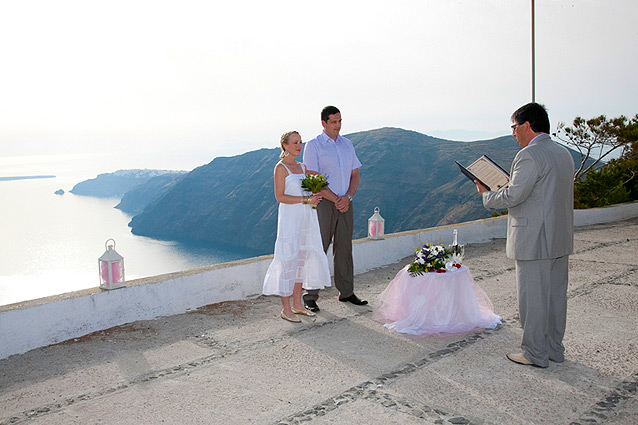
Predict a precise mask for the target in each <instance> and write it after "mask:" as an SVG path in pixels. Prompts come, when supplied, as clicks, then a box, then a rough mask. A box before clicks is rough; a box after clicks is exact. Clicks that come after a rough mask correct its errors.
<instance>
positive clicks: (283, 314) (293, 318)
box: [281, 310, 301, 323]
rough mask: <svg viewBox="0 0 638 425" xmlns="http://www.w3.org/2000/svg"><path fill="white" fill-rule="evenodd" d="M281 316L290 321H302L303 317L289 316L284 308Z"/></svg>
mask: <svg viewBox="0 0 638 425" xmlns="http://www.w3.org/2000/svg"><path fill="white" fill-rule="evenodd" d="M281 318H282V319H284V320H287V321H289V322H293V323H300V322H301V319H300V318H298V317H297V316H293V317H288V316H286V313H284V311H283V310H281Z"/></svg>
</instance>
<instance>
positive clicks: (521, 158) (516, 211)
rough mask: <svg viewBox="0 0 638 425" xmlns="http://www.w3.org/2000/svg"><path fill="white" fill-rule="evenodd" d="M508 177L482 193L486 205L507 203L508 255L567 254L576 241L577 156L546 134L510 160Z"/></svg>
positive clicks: (541, 256) (536, 257)
mask: <svg viewBox="0 0 638 425" xmlns="http://www.w3.org/2000/svg"><path fill="white" fill-rule="evenodd" d="M510 179H511V180H510V183H509V185H507V186H506V187H505V188H503V189H501V190H499V191H496V192H485V193H483V205H484V206H485V208H488V209H501V208H507V209H508V210H509V211H508V216H507V245H506V246H507V247H506V253H507V256H508V257H509V258H512V259H515V260H541V259H552V258H559V257H562V256H564V255H569V254H571V253H572V251H573V247H574V159H573V158H572V156H571V154H570V153H569V151H568V150H567V149H566V148H565V147H563V146H561V145H559V144H558V143H556V142H554V141H552V139H551V138H550V137H549V134H542V135H540V136H538V137H537V138H536V140H534V143H533V144H531V145H528V146H527V147H525V148H523V149H521V150H520V151H519V152H518V153H517V154H516V157H515V158H514V161H513V162H512V170H511V172H510Z"/></svg>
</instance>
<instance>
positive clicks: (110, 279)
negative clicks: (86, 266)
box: [98, 239, 126, 289]
mask: <svg viewBox="0 0 638 425" xmlns="http://www.w3.org/2000/svg"><path fill="white" fill-rule="evenodd" d="M109 241H112V242H113V243H112V244H109ZM104 246H105V248H106V251H105V252H104V254H102V256H101V257H100V258H99V259H98V271H99V273H100V288H102V289H117V288H122V287H124V286H126V284H125V280H124V257H122V256H121V255H120V254H118V253H117V251H116V250H115V249H114V248H115V239H107V241H106V242H105V243H104Z"/></svg>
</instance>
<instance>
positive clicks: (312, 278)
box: [262, 161, 330, 297]
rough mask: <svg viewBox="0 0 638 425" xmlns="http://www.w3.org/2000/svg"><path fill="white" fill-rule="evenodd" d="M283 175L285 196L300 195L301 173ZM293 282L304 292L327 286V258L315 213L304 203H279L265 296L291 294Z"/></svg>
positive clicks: (303, 175) (265, 280) (328, 271)
mask: <svg viewBox="0 0 638 425" xmlns="http://www.w3.org/2000/svg"><path fill="white" fill-rule="evenodd" d="M279 164H282V165H283V166H284V167H285V168H286V170H288V176H286V183H285V190H284V193H285V194H286V195H292V196H302V195H304V192H303V191H302V189H301V180H302V179H303V178H304V177H305V171H306V167H305V166H304V165H303V164H301V166H302V170H303V171H304V174H293V173H292V172H291V171H290V169H288V167H286V165H285V164H284V163H283V162H281V161H280V162H279V163H278V165H279ZM295 282H302V283H303V288H304V289H323V288H325V287H327V286H330V270H329V268H328V259H327V257H326V254H325V253H324V252H323V245H322V243H321V233H320V232H319V220H318V219H317V210H315V209H313V208H312V206H311V205H307V204H283V203H280V204H279V216H278V220H277V241H276V242H275V256H274V259H273V261H272V263H270V266H269V267H268V271H267V272H266V277H265V278H264V288H263V291H262V292H263V294H264V295H279V296H281V297H289V296H291V295H292V290H293V288H294V285H295Z"/></svg>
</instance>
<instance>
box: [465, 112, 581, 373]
mask: <svg viewBox="0 0 638 425" xmlns="http://www.w3.org/2000/svg"><path fill="white" fill-rule="evenodd" d="M511 121H512V135H513V136H514V138H515V139H516V141H517V142H518V144H519V145H520V146H521V150H520V151H519V152H518V153H517V154H516V157H515V158H514V161H513V162H512V169H511V173H510V176H511V180H510V183H509V185H507V186H506V187H504V188H502V189H500V190H497V191H490V190H488V189H487V188H486V187H485V186H483V185H482V184H481V183H480V182H478V181H475V183H476V187H477V190H478V192H479V193H480V194H481V196H482V198H483V205H484V206H485V207H486V208H488V209H502V208H507V209H508V215H507V245H506V251H507V257H508V258H512V259H514V260H516V281H517V285H518V309H519V315H520V320H521V325H522V326H523V340H522V343H521V348H522V352H516V353H509V354H507V358H508V359H510V360H511V361H513V362H515V363H519V364H523V365H535V366H539V367H548V366H549V361H550V360H551V361H554V362H557V363H560V362H563V361H564V359H565V356H564V352H565V347H564V346H563V336H564V334H565V324H566V318H567V280H568V258H569V254H571V253H572V251H573V246H574V180H573V179H574V159H573V158H572V156H571V154H570V153H569V151H568V150H567V149H566V148H565V147H563V146H561V145H559V144H558V143H556V142H554V141H552V139H551V138H550V136H549V130H550V125H549V117H548V115H547V111H546V110H545V108H544V107H543V106H542V105H540V104H538V103H528V104H526V105H524V106H522V107H521V108H519V109H518V110H516V111H515V112H514V113H513V114H512V117H511Z"/></svg>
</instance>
